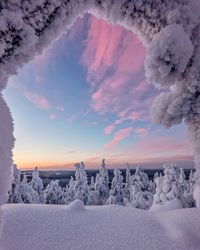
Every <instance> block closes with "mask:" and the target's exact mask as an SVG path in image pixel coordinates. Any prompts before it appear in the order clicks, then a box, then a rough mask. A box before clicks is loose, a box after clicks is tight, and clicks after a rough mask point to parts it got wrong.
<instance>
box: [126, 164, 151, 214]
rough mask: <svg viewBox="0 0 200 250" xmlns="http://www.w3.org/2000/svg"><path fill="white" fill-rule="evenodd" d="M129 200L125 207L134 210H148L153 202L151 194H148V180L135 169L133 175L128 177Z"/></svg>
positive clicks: (145, 175)
mask: <svg viewBox="0 0 200 250" xmlns="http://www.w3.org/2000/svg"><path fill="white" fill-rule="evenodd" d="M130 183H131V185H130V199H129V202H127V201H126V202H125V203H126V205H128V206H132V207H134V208H141V209H148V208H149V207H150V206H151V205H152V202H153V194H152V193H151V192H150V184H149V179H148V176H147V174H146V173H144V172H143V171H141V170H140V169H139V167H137V168H136V171H135V174H134V175H133V176H131V177H130Z"/></svg>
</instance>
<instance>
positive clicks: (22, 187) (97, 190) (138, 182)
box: [8, 160, 196, 209]
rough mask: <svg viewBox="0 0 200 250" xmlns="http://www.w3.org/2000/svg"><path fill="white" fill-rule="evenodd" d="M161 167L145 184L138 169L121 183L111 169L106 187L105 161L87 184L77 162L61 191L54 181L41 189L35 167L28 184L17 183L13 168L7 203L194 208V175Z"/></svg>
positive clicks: (144, 175)
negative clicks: (177, 205)
mask: <svg viewBox="0 0 200 250" xmlns="http://www.w3.org/2000/svg"><path fill="white" fill-rule="evenodd" d="M163 167H164V173H163V175H162V174H160V175H159V174H158V173H155V175H154V178H153V180H149V178H148V175H147V173H145V172H144V171H143V170H141V169H140V168H139V167H137V168H136V171H135V173H134V175H131V172H130V168H129V167H128V166H127V168H126V177H125V179H124V178H123V176H122V173H121V171H120V170H119V169H114V170H113V171H114V173H113V179H112V182H111V183H109V176H108V171H107V168H106V164H105V160H102V163H101V166H100V168H99V171H98V173H97V174H96V176H95V177H94V176H92V177H91V180H90V183H89V182H88V177H87V173H86V170H85V164H84V163H83V162H81V163H76V164H75V178H74V177H73V176H71V179H70V181H69V183H68V184H67V185H66V187H64V188H63V187H61V186H60V184H59V181H58V180H52V181H51V182H50V183H49V184H48V185H47V186H46V188H44V185H43V181H42V179H41V178H40V176H39V171H38V168H37V167H36V168H35V169H34V171H33V172H32V179H31V181H29V182H28V181H27V177H26V175H25V174H24V175H23V179H22V180H21V179H20V175H21V171H20V170H19V169H17V166H16V165H14V166H13V179H12V184H11V189H10V191H9V199H8V203H30V204H63V205H64V204H66V205H68V204H70V203H71V202H72V201H74V200H76V199H79V200H81V201H82V202H83V203H84V204H85V205H110V204H116V205H123V206H130V207H134V208H140V209H149V208H150V207H151V206H152V205H153V204H154V205H155V204H157V205H163V204H165V203H167V202H169V201H172V200H174V199H176V200H178V201H179V202H180V204H181V207H192V206H194V204H195V202H194V200H193V196H192V193H193V189H194V184H195V180H196V175H195V172H193V171H192V170H191V172H190V175H189V179H188V180H186V176H185V173H184V170H183V169H182V168H178V167H177V166H176V164H174V163H168V164H164V165H163Z"/></svg>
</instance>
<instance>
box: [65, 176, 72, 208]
mask: <svg viewBox="0 0 200 250" xmlns="http://www.w3.org/2000/svg"><path fill="white" fill-rule="evenodd" d="M72 201H74V178H73V176H71V178H70V181H69V184H68V185H67V187H66V197H65V203H66V204H67V205H68V204H70V203H71V202H72Z"/></svg>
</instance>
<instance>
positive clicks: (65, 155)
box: [4, 15, 192, 169]
mask: <svg viewBox="0 0 200 250" xmlns="http://www.w3.org/2000/svg"><path fill="white" fill-rule="evenodd" d="M144 58H145V48H144V47H143V45H142V44H141V42H140V41H139V40H138V38H137V36H135V35H134V34H132V33H130V32H128V31H126V30H124V29H123V28H121V27H117V26H112V25H109V24H107V23H106V22H104V21H101V20H97V19H95V18H94V17H92V16H90V15H85V16H84V18H82V19H78V21H77V22H76V24H75V25H74V27H72V29H71V30H70V31H69V32H68V33H67V34H65V35H63V36H62V37H61V38H60V39H58V40H57V41H56V42H54V43H53V44H52V46H51V47H50V48H48V49H47V50H45V51H44V52H43V54H41V55H39V56H37V57H36V58H35V59H34V60H33V61H32V62H30V63H29V64H27V65H25V66H24V67H23V68H22V69H21V70H20V71H19V73H18V75H17V76H14V77H12V78H10V80H9V84H8V88H7V89H6V90H5V91H4V96H5V99H6V100H7V102H8V105H9V107H10V109H11V112H12V115H13V118H14V121H15V137H16V145H15V149H14V161H15V162H16V163H17V165H18V166H19V167H20V168H32V167H34V166H36V165H37V166H39V167H40V168H48V169H51V168H72V166H73V164H74V163H75V162H77V161H81V160H83V161H85V162H86V165H87V166H88V167H95V166H96V167H98V164H99V163H100V160H101V158H104V157H105V158H106V159H107V161H108V164H109V166H110V167H115V166H117V167H119V166H122V167H123V166H125V163H126V162H129V163H130V164H131V165H135V164H138V163H140V164H143V165H144V166H145V167H146V166H149V167H153V166H158V165H161V164H162V163H163V162H165V161H169V160H174V161H178V162H179V161H181V163H180V164H183V165H184V164H185V165H188V166H189V165H190V166H191V165H192V162H191V149H190V145H189V143H188V141H187V134H186V130H185V127H184V125H183V124H182V125H178V126H175V127H174V128H172V129H170V130H165V129H164V128H161V127H159V126H155V125H153V124H152V123H151V119H150V115H149V107H150V105H151V103H152V101H153V99H154V97H155V96H156V95H157V94H158V93H159V91H158V90H156V89H155V88H154V86H153V85H152V84H148V83H147V82H146V80H145V76H144ZM185 165H184V166H185Z"/></svg>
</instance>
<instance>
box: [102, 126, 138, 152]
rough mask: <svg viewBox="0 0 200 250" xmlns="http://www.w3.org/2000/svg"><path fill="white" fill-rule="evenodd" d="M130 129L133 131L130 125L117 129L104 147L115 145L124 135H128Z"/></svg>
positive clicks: (108, 147)
mask: <svg viewBox="0 0 200 250" xmlns="http://www.w3.org/2000/svg"><path fill="white" fill-rule="evenodd" d="M132 131H133V128H132V127H129V128H123V129H120V130H118V131H117V132H116V133H115V135H114V137H113V139H112V140H111V141H110V142H108V143H107V144H106V145H104V147H105V149H111V148H113V147H115V146H116V145H118V144H119V143H120V142H121V141H122V140H124V139H125V138H126V137H128V136H129V135H130V134H131V132H132Z"/></svg>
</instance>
